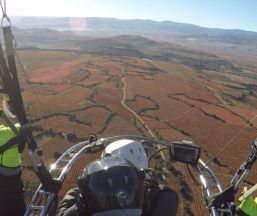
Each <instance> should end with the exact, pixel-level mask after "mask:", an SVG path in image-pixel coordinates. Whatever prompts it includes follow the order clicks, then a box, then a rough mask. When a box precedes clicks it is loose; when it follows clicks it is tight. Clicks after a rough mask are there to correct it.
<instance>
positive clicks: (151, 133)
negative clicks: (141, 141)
mask: <svg viewBox="0 0 257 216" xmlns="http://www.w3.org/2000/svg"><path fill="white" fill-rule="evenodd" d="M119 67H120V70H121V73H122V79H121V80H122V83H123V88H122V91H123V98H122V100H121V104H122V106H124V107H125V109H127V110H128V111H130V112H131V113H132V114H133V115H134V116H135V117H136V118H137V119H138V120H139V122H140V123H141V124H142V125H143V127H144V128H145V129H146V130H147V132H148V133H149V134H150V135H151V136H152V137H156V136H155V135H154V133H153V131H152V130H151V128H150V127H149V126H148V125H147V124H146V123H145V121H144V120H143V119H142V118H141V117H140V116H139V115H138V114H137V113H136V112H135V111H134V110H133V109H131V108H130V107H128V105H127V104H126V103H125V101H126V86H127V83H126V80H125V77H126V74H125V70H124V68H123V67H122V66H121V65H119Z"/></svg>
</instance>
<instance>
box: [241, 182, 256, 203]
mask: <svg viewBox="0 0 257 216" xmlns="http://www.w3.org/2000/svg"><path fill="white" fill-rule="evenodd" d="M256 190H257V184H255V185H254V186H252V187H251V188H250V190H248V191H246V192H245V193H244V194H243V196H241V197H240V200H244V199H246V198H247V197H249V196H250V195H252V194H253V193H254V192H255V191H256Z"/></svg>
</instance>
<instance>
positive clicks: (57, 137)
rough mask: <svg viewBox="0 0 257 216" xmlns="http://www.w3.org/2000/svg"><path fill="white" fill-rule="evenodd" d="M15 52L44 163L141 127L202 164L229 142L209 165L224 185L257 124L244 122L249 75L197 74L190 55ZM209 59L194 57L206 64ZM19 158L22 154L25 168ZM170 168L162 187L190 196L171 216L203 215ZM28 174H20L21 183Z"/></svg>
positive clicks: (250, 115)
mask: <svg viewBox="0 0 257 216" xmlns="http://www.w3.org/2000/svg"><path fill="white" fill-rule="evenodd" d="M157 52H158V49H157V50H155V51H154V53H155V54H156V53H157ZM175 52H176V51H175ZM183 52H185V51H183ZM18 54H19V58H20V60H21V62H22V64H23V66H21V65H18V67H19V71H20V74H19V76H20V80H21V88H22V95H23V99H24V103H25V108H26V111H27V114H28V116H29V118H30V120H31V122H32V125H33V128H34V132H33V133H34V135H35V137H36V139H37V142H38V143H39V145H40V146H41V148H42V150H43V151H44V154H45V159H46V161H47V164H48V165H50V164H51V163H52V162H53V161H54V157H53V154H54V153H62V152H64V151H65V150H67V149H68V148H69V147H71V146H72V145H74V143H76V142H79V141H81V140H84V139H86V138H87V137H88V135H89V134H93V133H94V134H97V135H98V137H101V136H111V135H119V134H122V135H124V134H144V135H147V136H149V135H150V134H149V130H146V125H147V126H148V128H150V130H151V131H152V132H153V133H154V134H155V135H156V136H159V137H161V138H163V139H165V140H167V141H178V140H184V139H186V140H193V141H194V142H196V143H197V144H199V145H200V146H201V147H202V158H203V159H204V160H209V159H210V158H211V157H212V156H214V155H215V153H217V152H218V151H219V150H220V149H221V148H222V147H224V146H225V145H226V144H227V143H229V142H230V141H231V140H232V139H233V142H232V143H231V145H229V146H228V147H227V148H226V149H225V150H224V151H223V152H222V153H221V154H219V155H218V156H217V158H216V160H215V161H216V162H213V163H212V164H211V167H213V168H214V169H215V170H219V171H220V170H221V171H222V172H223V173H224V176H222V182H223V183H227V182H228V181H229V179H230V178H231V174H230V175H228V173H231V172H233V171H235V170H236V168H238V166H239V165H240V164H241V163H242V162H243V160H244V158H245V157H246V156H247V153H248V151H249V149H250V144H251V142H252V141H253V140H254V139H255V138H256V134H257V121H253V122H250V121H251V120H255V119H254V118H255V116H256V114H257V97H256V95H257V93H256V89H257V87H256V84H255V80H254V79H253V76H254V77H255V78H256V75H255V74H254V75H253V74H251V76H250V75H249V74H248V73H243V74H242V75H241V74H240V73H238V71H237V70H236V71H233V67H232V66H231V68H232V69H231V70H232V71H229V72H223V71H222V67H225V66H224V65H223V66H221V68H219V67H218V68H219V70H212V68H214V66H213V64H214V63H213V62H211V63H210V62H209V65H208V67H209V69H202V70H200V69H199V68H196V67H194V66H192V64H191V61H189V59H190V58H192V59H200V57H199V56H194V52H192V53H189V54H188V55H187V56H186V58H187V62H186V63H183V62H179V61H175V60H174V61H173V60H172V59H167V60H160V59H154V58H153V59H143V58H140V57H138V56H131V55H111V54H110V55H107V54H106V55H100V54H88V53H83V52H82V53H80V52H76V51H65V50H59V51H58V50H40V49H33V48H31V49H24V50H22V49H21V50H19V52H18ZM180 54H181V53H180ZM211 56H212V55H210V56H208V55H207V57H206V58H203V59H202V60H203V61H209V59H210V58H211ZM215 58H216V57H215ZM229 60H230V61H232V60H234V57H233V58H231V59H229ZM234 64H235V65H236V67H237V68H240V67H242V70H243V69H244V67H245V66H244V65H241V61H236V62H235V63H234ZM226 67H227V66H226ZM123 102H124V103H125V105H126V106H127V107H129V108H130V109H131V110H133V111H134V112H135V113H136V114H137V115H138V116H136V115H135V114H134V113H132V112H131V110H129V109H128V108H127V107H126V106H125V105H124V103H123ZM142 122H144V123H142ZM249 122H250V123H251V124H249ZM243 128H244V130H243V131H242V133H241V132H240V131H241V130H242V129H243ZM239 132H240V136H237V134H238V133H239ZM231 152H233V154H231ZM97 156H98V155H94V154H93V153H92V154H91V155H89V156H88V157H87V159H85V160H80V161H79V162H78V166H77V167H76V169H77V171H74V172H75V173H77V174H76V175H78V173H80V172H81V169H82V167H84V166H85V165H86V164H87V163H88V162H89V161H90V160H93V158H96V157H97ZM27 157H28V156H27V155H25V154H24V155H23V159H24V161H25V164H27V165H28V164H29V161H28V158H27ZM217 161H218V163H217ZM256 168H257V166H255V167H254V168H253V171H254V170H256ZM170 169H171V170H172V172H171V174H166V175H167V183H168V184H169V185H171V187H172V188H174V190H175V191H177V192H178V194H179V196H180V198H181V199H182V200H186V197H185V196H189V197H190V199H188V200H189V201H185V202H182V204H181V205H180V207H179V212H180V213H179V215H183V212H184V211H186V210H185V209H187V210H188V209H189V210H188V211H191V213H192V214H193V215H197V216H200V215H205V214H206V210H205V209H204V207H203V206H201V205H200V204H199V203H200V200H201V199H202V196H201V193H199V196H195V194H196V193H198V191H196V189H195V188H196V185H195V184H196V183H195V182H194V181H193V180H192V179H191V178H190V176H189V174H188V172H187V171H186V169H185V166H183V165H179V164H176V165H173V166H172V167H170ZM79 170H80V171H79ZM172 173H173V174H172ZM30 175H32V174H31V173H30V170H26V171H25V174H24V179H28V178H27V176H30ZM73 175H75V174H72V175H70V176H69V179H67V181H68V182H69V185H70V186H71V185H72V186H73V185H74V184H75V182H74V179H73V180H71V179H70V178H72V176H73ZM256 177H257V173H256V172H252V173H250V175H249V179H248V181H252V182H254V179H256ZM189 179H190V180H189ZM185 182H186V183H185ZM31 184H32V183H31ZM33 184H34V183H33ZM182 186H183V187H187V188H189V189H190V190H189V191H188V193H187V194H183V193H182V192H181V188H182ZM67 189H68V186H67V188H64V189H63V190H62V191H61V193H60V194H61V195H60V196H63V194H64V192H65V191H66V190H67ZM193 194H194V195H193ZM190 209H191V210H190Z"/></svg>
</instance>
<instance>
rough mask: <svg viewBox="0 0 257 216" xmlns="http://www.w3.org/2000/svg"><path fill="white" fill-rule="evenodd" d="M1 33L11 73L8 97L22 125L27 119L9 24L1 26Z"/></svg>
mask: <svg viewBox="0 0 257 216" xmlns="http://www.w3.org/2000/svg"><path fill="white" fill-rule="evenodd" d="M3 35H4V41H5V47H6V53H7V60H8V67H9V72H10V73H11V75H12V79H11V82H12V89H9V90H11V91H12V92H9V97H10V101H11V104H12V109H13V111H14V114H16V115H17V118H18V120H19V122H20V123H21V124H22V125H24V124H27V123H28V120H27V117H26V114H25V110H24V106H23V101H22V97H21V93H20V92H21V90H20V85H19V81H18V76H17V70H16V64H15V56H14V48H13V35H12V30H11V26H6V27H3Z"/></svg>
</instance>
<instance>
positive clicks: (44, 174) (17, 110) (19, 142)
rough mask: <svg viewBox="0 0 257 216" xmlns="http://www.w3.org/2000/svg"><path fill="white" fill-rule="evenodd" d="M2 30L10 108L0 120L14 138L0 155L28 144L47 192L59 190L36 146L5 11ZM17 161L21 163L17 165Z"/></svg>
mask: <svg viewBox="0 0 257 216" xmlns="http://www.w3.org/2000/svg"><path fill="white" fill-rule="evenodd" d="M1 7H2V4H1ZM2 10H3V7H2ZM4 23H6V25H3V24H4ZM2 30H3V36H4V43H5V49H6V58H5V56H4V52H3V48H2V44H1V43H0V93H2V94H5V97H4V100H3V108H4V109H5V108H6V107H9V109H10V110H11V111H9V109H8V110H6V109H5V110H4V111H3V110H0V120H3V121H4V122H5V123H6V125H7V126H8V127H9V128H10V129H11V130H12V132H13V134H12V135H13V137H9V139H8V140H6V141H5V143H3V144H2V145H0V155H3V154H6V152H8V151H11V150H13V149H15V151H16V150H17V149H18V152H15V154H16V155H17V154H18V153H22V152H23V151H24V148H25V145H27V147H28V151H29V155H30V158H31V160H32V162H33V165H34V171H35V173H36V175H37V176H38V178H39V179H40V181H41V183H42V185H43V187H44V188H45V190H46V191H49V192H54V193H57V192H58V190H59V188H60V184H59V183H58V182H57V181H56V180H54V179H53V178H52V176H51V175H50V173H49V171H48V169H47V168H46V166H45V161H44V158H43V154H42V151H41V150H40V149H39V148H38V146H37V143H36V141H35V139H34V137H33V135H32V128H31V125H30V123H29V120H28V118H27V116H26V112H25V109H24V105H23V100H22V95H21V89H20V85H19V81H18V76H17V69H16V63H15V49H14V37H13V34H12V29H11V22H10V19H9V18H8V16H7V15H6V11H4V10H3V17H2ZM13 117H16V118H17V120H18V122H19V123H20V130H17V128H16V127H15V126H14V125H13V123H12V121H11V120H10V118H13ZM18 158H19V157H18ZM9 162H10V161H9ZM16 162H17V161H16ZM7 164H8V163H7ZM17 164H18V163H16V164H15V165H17ZM13 165H14V164H13ZM19 165H20V162H19ZM11 167H12V166H11Z"/></svg>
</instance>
